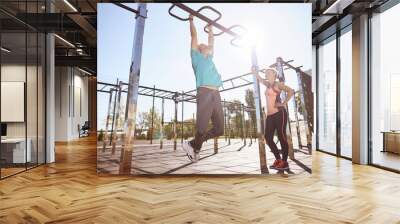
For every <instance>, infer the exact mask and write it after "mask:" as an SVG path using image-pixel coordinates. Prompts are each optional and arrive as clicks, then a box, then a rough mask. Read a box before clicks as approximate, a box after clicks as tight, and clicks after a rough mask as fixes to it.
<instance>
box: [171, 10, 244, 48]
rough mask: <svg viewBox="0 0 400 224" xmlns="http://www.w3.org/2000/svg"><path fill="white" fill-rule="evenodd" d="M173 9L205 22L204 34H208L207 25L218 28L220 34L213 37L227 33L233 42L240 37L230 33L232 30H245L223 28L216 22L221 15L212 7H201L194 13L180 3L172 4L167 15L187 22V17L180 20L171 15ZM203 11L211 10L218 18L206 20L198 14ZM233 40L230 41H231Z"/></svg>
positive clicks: (178, 17) (233, 27)
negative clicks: (176, 8) (178, 9)
mask: <svg viewBox="0 0 400 224" xmlns="http://www.w3.org/2000/svg"><path fill="white" fill-rule="evenodd" d="M174 7H178V8H180V9H182V10H183V11H185V12H187V13H189V14H190V15H193V16H196V17H197V18H199V19H201V20H203V21H204V22H206V23H207V25H206V26H205V27H204V31H205V32H206V33H208V30H207V26H208V25H213V26H214V27H216V28H218V29H219V30H221V32H220V33H217V34H214V36H218V35H221V34H223V33H227V34H229V35H231V36H233V37H234V38H233V40H235V39H238V38H240V37H241V36H240V35H239V34H238V33H236V32H234V31H232V30H233V29H235V28H238V27H239V28H241V29H243V30H245V28H244V27H242V26H240V25H234V26H231V27H228V28H227V27H225V26H223V25H221V24H219V23H217V21H218V20H219V19H221V13H220V12H219V11H218V10H216V9H214V8H213V7H211V6H203V7H201V8H200V9H199V10H197V11H196V10H193V9H191V8H189V7H187V6H186V5H184V4H182V3H173V4H172V6H171V7H170V8H169V10H168V13H169V14H170V15H171V16H172V17H174V18H176V19H179V20H181V21H187V20H189V17H188V18H182V17H180V16H177V15H176V14H173V13H172V9H173V8H174ZM204 9H209V10H212V11H213V12H215V13H217V14H218V18H217V19H214V20H212V19H210V18H208V17H207V16H205V15H203V14H201V13H200V12H201V11H202V10H204ZM233 40H232V41H233ZM232 41H231V42H232Z"/></svg>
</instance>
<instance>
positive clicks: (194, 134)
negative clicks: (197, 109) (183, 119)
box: [192, 113, 196, 138]
mask: <svg viewBox="0 0 400 224" xmlns="http://www.w3.org/2000/svg"><path fill="white" fill-rule="evenodd" d="M192 132H193V133H192V134H193V138H194V137H195V136H196V121H195V120H194V113H193V126H192Z"/></svg>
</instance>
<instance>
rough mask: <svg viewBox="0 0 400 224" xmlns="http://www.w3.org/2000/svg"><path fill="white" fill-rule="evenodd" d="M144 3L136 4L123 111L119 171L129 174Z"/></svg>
mask: <svg viewBox="0 0 400 224" xmlns="http://www.w3.org/2000/svg"><path fill="white" fill-rule="evenodd" d="M146 7H147V5H146V3H139V4H138V12H139V13H138V14H137V16H136V23H135V33H134V38H133V49H132V59H131V67H130V73H129V83H128V94H127V98H126V112H125V127H124V128H125V136H124V147H123V148H121V160H120V167H119V173H120V174H130V173H131V168H132V151H133V144H134V139H135V122H136V111H137V99H138V94H139V79H140V64H141V60H142V47H143V34H144V24H145V19H146V17H147V9H146Z"/></svg>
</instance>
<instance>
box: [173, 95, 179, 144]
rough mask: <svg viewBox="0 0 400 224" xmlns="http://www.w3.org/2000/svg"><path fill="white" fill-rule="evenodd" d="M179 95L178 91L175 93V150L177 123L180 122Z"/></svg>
mask: <svg viewBox="0 0 400 224" xmlns="http://www.w3.org/2000/svg"><path fill="white" fill-rule="evenodd" d="M177 97H178V93H175V99H174V102H175V113H174V114H175V116H174V150H176V138H177V130H176V129H177V127H176V126H177V125H178V124H177V123H178V100H177V99H176V98H177Z"/></svg>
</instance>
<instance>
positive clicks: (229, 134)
mask: <svg viewBox="0 0 400 224" xmlns="http://www.w3.org/2000/svg"><path fill="white" fill-rule="evenodd" d="M227 111H228V117H227V119H228V145H230V144H231V113H230V110H229V109H228V110H227Z"/></svg>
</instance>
